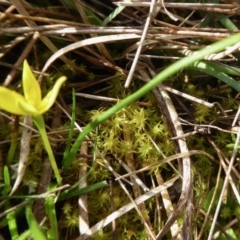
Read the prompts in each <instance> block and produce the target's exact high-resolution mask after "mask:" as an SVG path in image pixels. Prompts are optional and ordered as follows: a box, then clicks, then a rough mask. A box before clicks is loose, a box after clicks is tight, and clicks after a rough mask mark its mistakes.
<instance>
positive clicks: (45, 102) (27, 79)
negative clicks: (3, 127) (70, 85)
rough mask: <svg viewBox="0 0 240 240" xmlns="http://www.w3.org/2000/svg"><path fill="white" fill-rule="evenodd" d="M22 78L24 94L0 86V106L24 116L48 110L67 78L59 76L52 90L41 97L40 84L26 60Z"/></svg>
mask: <svg viewBox="0 0 240 240" xmlns="http://www.w3.org/2000/svg"><path fill="white" fill-rule="evenodd" d="M22 78H23V79H22V85H23V92H24V96H23V95H21V94H19V93H17V92H15V91H13V90H10V89H7V88H5V87H0V108H1V109H3V110H5V111H7V112H10V113H13V114H17V115H24V116H26V115H29V116H38V115H41V114H43V113H44V112H46V111H47V110H49V108H51V107H52V105H53V103H54V102H55V100H56V98H57V95H58V92H59V90H60V88H61V86H62V84H63V83H64V82H65V81H66V80H67V78H66V77H60V78H59V79H58V80H57V81H56V83H55V85H54V86H53V88H52V90H51V91H49V92H48V94H47V95H46V96H45V97H44V98H43V99H42V94H41V89H40V86H39V84H38V82H37V80H36V78H35V77H34V75H33V73H32V71H31V69H30V67H29V65H28V63H27V61H26V60H25V61H24V63H23V74H22Z"/></svg>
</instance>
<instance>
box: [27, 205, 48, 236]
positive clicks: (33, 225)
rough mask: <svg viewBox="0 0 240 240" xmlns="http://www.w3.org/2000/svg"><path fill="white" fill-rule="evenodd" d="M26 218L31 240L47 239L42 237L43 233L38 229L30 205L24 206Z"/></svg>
mask: <svg viewBox="0 0 240 240" xmlns="http://www.w3.org/2000/svg"><path fill="white" fill-rule="evenodd" d="M26 218H27V222H28V226H29V228H30V231H31V234H32V236H33V239H34V240H47V237H46V236H45V235H44V233H43V232H42V230H41V229H40V227H39V224H38V222H37V221H36V219H35V217H34V215H33V212H32V209H31V205H27V206H26Z"/></svg>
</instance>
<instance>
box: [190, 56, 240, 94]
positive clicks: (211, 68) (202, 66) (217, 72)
mask: <svg viewBox="0 0 240 240" xmlns="http://www.w3.org/2000/svg"><path fill="white" fill-rule="evenodd" d="M189 68H190V69H193V70H197V71H200V72H203V73H206V74H208V75H211V76H213V77H216V78H218V79H219V80H221V81H223V82H225V83H226V84H228V85H229V86H231V87H232V88H234V89H235V90H237V91H238V92H240V84H239V83H238V82H237V81H236V80H234V79H233V78H232V77H230V76H228V75H227V74H226V73H224V72H222V71H221V68H220V67H219V66H217V64H213V63H210V62H209V63H207V62H203V61H202V62H195V63H193V64H192V66H191V67H189Z"/></svg>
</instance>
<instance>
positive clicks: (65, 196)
mask: <svg viewBox="0 0 240 240" xmlns="http://www.w3.org/2000/svg"><path fill="white" fill-rule="evenodd" d="M107 186H108V183H107V182H106V181H102V182H99V183H95V184H92V185H90V186H87V187H84V188H81V189H76V190H74V191H72V192H70V193H67V194H65V193H62V194H60V197H59V198H58V201H62V200H65V199H68V198H71V197H76V196H80V195H83V194H86V193H89V192H92V191H95V190H97V189H100V188H104V187H107Z"/></svg>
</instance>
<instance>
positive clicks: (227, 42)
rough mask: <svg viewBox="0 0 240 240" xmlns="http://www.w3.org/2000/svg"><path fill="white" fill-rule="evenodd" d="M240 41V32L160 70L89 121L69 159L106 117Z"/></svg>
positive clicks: (70, 159) (71, 158)
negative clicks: (146, 81)
mask: <svg viewBox="0 0 240 240" xmlns="http://www.w3.org/2000/svg"><path fill="white" fill-rule="evenodd" d="M239 41H240V34H236V35H233V36H231V37H229V38H225V39H223V40H221V41H219V42H216V43H213V44H211V45H209V46H207V47H205V48H203V49H201V50H199V51H198V52H196V53H194V54H193V55H191V56H188V57H184V58H182V59H180V60H179V61H177V62H175V63H173V64H171V65H170V66H169V67H167V68H166V69H164V70H163V71H162V72H160V73H159V74H158V75H157V76H156V77H154V78H153V79H152V80H151V81H150V82H148V83H147V84H145V85H144V86H143V87H142V88H140V89H139V90H138V91H136V92H135V93H133V94H131V95H130V96H128V97H126V98H125V99H123V100H122V101H121V102H119V103H117V104H116V105H114V106H113V107H111V108H110V109H108V110H107V111H105V112H104V113H103V114H102V115H101V116H100V117H98V118H97V119H96V120H95V121H93V122H91V123H89V124H88V125H87V126H86V127H85V128H84V130H83V131H82V132H81V134H80V135H79V136H78V138H77V140H76V142H75V143H74V144H73V146H72V149H71V151H70V152H69V155H68V161H69V162H70V163H71V162H72V161H73V159H74V157H75V155H76V153H77V152H78V150H79V147H80V146H81V144H82V142H83V140H84V139H85V136H86V135H87V134H89V133H90V132H91V131H92V130H93V129H95V128H96V127H97V126H98V125H99V124H101V123H102V122H104V121H105V120H106V119H108V118H109V117H111V116H112V115H114V114H115V113H116V112H117V111H119V110H121V109H122V108H124V107H126V106H127V105H129V104H130V103H132V102H134V101H136V100H137V99H139V98H140V97H142V96H143V95H144V94H146V93H147V92H149V91H151V90H152V89H153V88H154V87H156V86H157V85H159V84H160V83H162V82H163V81H164V80H166V79H168V78H169V77H171V76H172V75H173V74H175V73H177V72H179V71H181V70H182V69H184V68H186V67H188V66H189V65H191V64H193V63H194V62H195V61H199V60H202V59H203V58H204V57H206V56H208V55H210V54H214V53H217V52H220V51H223V50H225V49H226V47H229V46H232V45H235V44H237V43H238V42H239Z"/></svg>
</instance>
